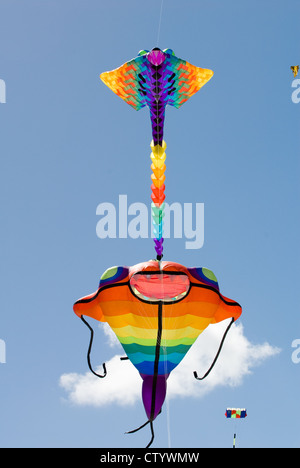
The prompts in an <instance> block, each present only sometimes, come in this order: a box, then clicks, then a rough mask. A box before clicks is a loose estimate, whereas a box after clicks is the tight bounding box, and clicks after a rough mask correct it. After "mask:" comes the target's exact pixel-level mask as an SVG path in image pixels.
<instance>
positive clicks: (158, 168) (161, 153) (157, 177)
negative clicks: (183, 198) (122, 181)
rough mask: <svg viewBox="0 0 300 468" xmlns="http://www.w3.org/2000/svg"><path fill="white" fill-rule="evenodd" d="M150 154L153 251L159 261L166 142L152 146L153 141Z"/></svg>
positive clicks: (161, 252)
mask: <svg viewBox="0 0 300 468" xmlns="http://www.w3.org/2000/svg"><path fill="white" fill-rule="evenodd" d="M150 147H151V150H152V153H151V155H150V158H151V161H152V164H151V169H152V174H151V180H152V185H151V190H152V194H151V199H152V203H151V213H152V225H153V234H154V244H155V251H156V254H157V260H161V258H162V256H163V241H164V238H163V224H164V221H163V218H164V215H165V213H164V209H165V202H164V201H165V198H166V196H165V193H164V192H165V184H164V182H165V179H166V176H165V170H166V165H165V160H166V153H165V150H166V147H167V145H166V142H165V141H164V140H162V145H160V144H157V145H155V144H154V141H153V140H152V141H151V144H150Z"/></svg>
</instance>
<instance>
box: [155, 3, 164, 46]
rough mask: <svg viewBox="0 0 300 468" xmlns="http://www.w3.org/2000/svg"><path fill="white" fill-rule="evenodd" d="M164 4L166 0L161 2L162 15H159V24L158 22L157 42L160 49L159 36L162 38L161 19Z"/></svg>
mask: <svg viewBox="0 0 300 468" xmlns="http://www.w3.org/2000/svg"><path fill="white" fill-rule="evenodd" d="M163 3H164V0H161V5H160V15H159V22H158V32H157V41H156V45H157V47H158V42H159V36H160V26H161V17H162V10H163Z"/></svg>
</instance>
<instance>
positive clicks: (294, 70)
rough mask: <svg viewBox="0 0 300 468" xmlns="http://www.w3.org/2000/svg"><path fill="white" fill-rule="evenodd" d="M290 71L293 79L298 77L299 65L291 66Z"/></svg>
mask: <svg viewBox="0 0 300 468" xmlns="http://www.w3.org/2000/svg"><path fill="white" fill-rule="evenodd" d="M291 70H292V71H293V73H294V78H295V77H296V76H297V75H298V71H299V65H295V66H292V67H291Z"/></svg>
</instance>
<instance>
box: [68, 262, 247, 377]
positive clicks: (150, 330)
mask: <svg viewBox="0 0 300 468" xmlns="http://www.w3.org/2000/svg"><path fill="white" fill-rule="evenodd" d="M146 294H147V295H146ZM74 311H75V313H76V314H77V315H78V316H81V315H86V316H89V317H92V318H94V319H96V320H99V321H102V322H107V323H108V324H109V325H110V327H111V328H112V329H113V331H114V332H115V334H116V335H117V337H118V339H119V341H120V343H121V344H122V346H123V348H124V351H125V353H126V354H127V356H128V358H129V359H130V361H131V362H132V364H133V365H134V366H135V367H136V368H137V370H138V371H139V372H140V374H141V375H142V376H145V375H153V374H154V372H155V361H157V374H158V375H165V376H168V375H169V373H170V372H171V371H172V370H173V369H174V368H175V367H176V366H177V365H178V364H179V363H180V361H181V360H182V359H183V357H184V356H185V354H186V353H187V351H188V350H189V348H190V347H191V345H192V344H193V343H194V342H195V340H196V339H197V337H198V336H199V335H200V333H202V331H203V330H204V329H205V328H206V327H207V326H208V325H209V324H213V323H217V322H220V321H222V320H225V319H227V318H230V317H233V318H234V320H236V319H237V318H238V317H239V316H240V314H241V307H240V305H239V304H238V303H237V302H235V301H233V300H231V299H228V298H226V297H224V296H222V295H221V294H220V292H219V287H218V283H217V280H216V278H215V276H214V274H213V273H212V272H211V271H210V270H208V269H206V268H186V267H184V266H182V265H180V264H178V263H174V262H157V261H155V260H153V261H150V262H145V263H142V264H138V265H135V266H133V267H130V268H128V267H113V268H111V269H109V270H107V271H106V272H105V274H104V275H103V276H102V278H101V280H100V284H99V289H98V290H97V291H96V292H95V293H94V294H92V295H90V296H86V297H84V298H82V299H79V300H78V301H77V302H76V303H75V305H74ZM160 321H161V322H160ZM159 322H160V323H159ZM159 330H160V333H161V334H160V337H159V340H160V342H159V346H158V332H159ZM158 353H159V354H158Z"/></svg>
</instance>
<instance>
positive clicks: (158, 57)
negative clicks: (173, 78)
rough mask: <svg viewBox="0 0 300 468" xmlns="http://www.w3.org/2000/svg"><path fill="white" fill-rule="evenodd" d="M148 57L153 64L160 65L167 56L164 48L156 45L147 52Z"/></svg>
mask: <svg viewBox="0 0 300 468" xmlns="http://www.w3.org/2000/svg"><path fill="white" fill-rule="evenodd" d="M147 58H148V60H149V62H150V63H152V65H155V66H158V65H160V64H161V63H163V62H164V61H165V58H166V56H165V54H164V53H163V51H162V50H160V49H159V48H158V47H154V49H152V50H151V52H149V53H148V54H147Z"/></svg>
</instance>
